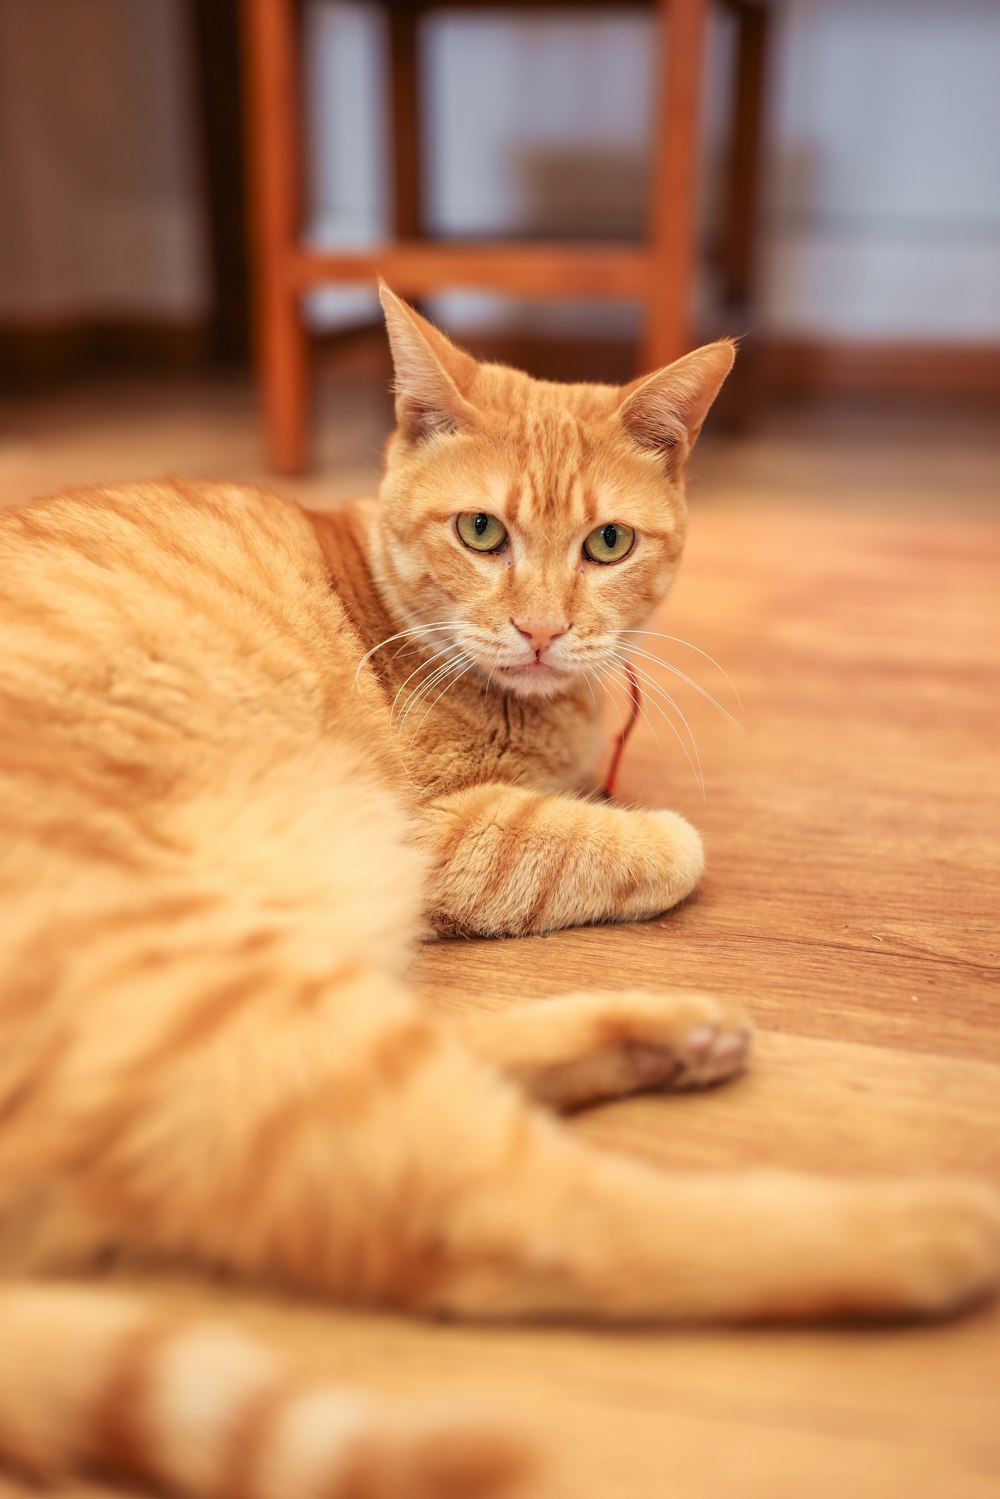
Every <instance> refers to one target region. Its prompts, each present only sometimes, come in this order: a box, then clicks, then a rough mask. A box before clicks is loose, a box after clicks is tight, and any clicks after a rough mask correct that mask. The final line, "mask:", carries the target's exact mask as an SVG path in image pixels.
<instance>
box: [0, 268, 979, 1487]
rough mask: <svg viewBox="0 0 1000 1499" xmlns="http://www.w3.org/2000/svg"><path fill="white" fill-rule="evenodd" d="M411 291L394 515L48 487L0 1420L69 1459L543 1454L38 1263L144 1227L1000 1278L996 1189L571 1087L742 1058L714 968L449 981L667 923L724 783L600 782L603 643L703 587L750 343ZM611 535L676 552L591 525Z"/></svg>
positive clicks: (632, 1290)
mask: <svg viewBox="0 0 1000 1499" xmlns="http://www.w3.org/2000/svg"><path fill="white" fill-rule="evenodd" d="M384 300H385V305H386V312H387V318H388V322H389V329H390V336H391V339H392V343H393V350H394V356H395V362H396V369H397V383H398V391H397V414H398V430H397V433H396V435H395V436H394V438H393V439H392V440H391V442H390V445H389V449H388V453H387V462H386V473H385V479H384V482H383V485H382V491H381V495H380V498H379V502H378V503H377V504H373V503H359V504H357V505H355V506H352V507H349V508H348V509H347V510H345V511H344V512H341V513H339V514H337V515H335V516H331V517H319V516H308V515H306V514H304V513H303V512H302V511H301V510H299V509H297V508H296V507H294V506H290V505H286V504H283V503H282V502H281V501H279V500H278V499H276V498H275V497H274V496H272V495H270V494H268V493H267V492H265V491H263V490H258V489H252V488H246V487H240V486H235V485H225V484H208V483H203V484H188V483H184V482H181V481H179V480H173V481H164V482H159V483H145V484H133V485H124V486H116V487H108V488H103V489H97V490H92V491H86V492H78V493H70V494H64V495H61V496H57V497H55V498H53V499H50V500H47V501H42V502H39V503H38V504H36V505H34V506H31V507H28V508H25V509H23V510H20V511H17V512H14V513H10V514H7V515H5V516H3V517H2V518H0V596H2V603H3V614H4V651H3V653H2V656H0V711H2V714H3V733H2V737H0V819H2V823H0V825H2V835H3V853H2V856H0V897H2V905H0V911H2V917H0V921H2V944H0V953H2V957H0V964H2V969H0V1272H2V1273H3V1275H4V1277H5V1286H6V1288H5V1289H3V1290H2V1291H0V1451H3V1452H5V1453H6V1454H7V1456H8V1457H9V1458H11V1459H14V1460H19V1461H20V1462H21V1463H22V1464H23V1465H25V1466H26V1467H27V1468H28V1469H29V1470H31V1471H33V1472H45V1471H49V1470H52V1469H55V1470H58V1469H59V1468H60V1467H65V1466H75V1465H81V1464H82V1465H91V1466H94V1465H97V1466H101V1465H104V1466H111V1467H114V1468H116V1469H118V1470H119V1471H121V1472H124V1473H125V1474H127V1475H128V1476H132V1477H135V1476H139V1477H142V1478H145V1479H147V1480H149V1481H151V1482H156V1483H160V1484H166V1485H168V1486H170V1487H172V1488H174V1489H175V1490H177V1491H179V1492H182V1493H185V1494H187V1495H190V1496H193V1499H221V1496H223V1495H225V1494H227V1493H234V1492H237V1491H239V1492H242V1493H245V1494H248V1495H255V1496H256V1495H259V1496H260V1499H269V1496H270V1495H272V1494H274V1495H277V1494H281V1493H285V1492H292V1491H294V1492H296V1493H299V1492H301V1493H303V1494H310V1493H319V1492H322V1493H323V1494H325V1495H330V1496H332V1495H336V1494H343V1495H345V1496H346V1495H348V1494H353V1493H358V1492H361V1491H362V1489H363V1491H364V1492H365V1493H366V1494H367V1493H370V1494H372V1495H383V1494H384V1495H386V1496H390V1495H391V1496H394V1499H395V1496H404V1495H413V1496H416V1495H418V1494H428V1495H430V1494H434V1495H447V1494H449V1493H454V1494H456V1495H458V1494H462V1495H473V1494H478V1493H484V1494H485V1493H487V1492H491V1491H494V1490H497V1489H500V1488H503V1487H507V1486H509V1485H510V1484H511V1483H513V1482H514V1481H515V1480H516V1478H517V1476H518V1475H519V1473H520V1472H521V1471H522V1469H523V1459H524V1454H523V1452H522V1451H521V1449H520V1448H519V1446H518V1443H517V1441H516V1438H515V1437H513V1436H511V1435H509V1434H507V1433H504V1432H503V1431H497V1430H495V1429H492V1428H490V1427H488V1426H482V1425H481V1424H477V1422H476V1420H475V1419H474V1418H469V1419H467V1420H466V1421H464V1422H463V1421H462V1420H460V1419H459V1417H458V1416H457V1414H456V1415H452V1414H450V1413H448V1412H447V1411H446V1412H444V1413H443V1414H442V1413H441V1412H437V1413H431V1414H427V1413H420V1412H415V1411H413V1410H411V1409H410V1408H408V1407H406V1406H403V1407H400V1408H396V1407H391V1406H388V1405H383V1404H379V1403H377V1402H374V1401H364V1400H362V1399H361V1398H360V1397H358V1396H356V1395H351V1394H349V1393H345V1392H342V1391H335V1390H329V1389H319V1388H315V1387H312V1386H309V1385H308V1384H303V1383H302V1382H300V1381H298V1380H297V1379H296V1378H295V1376H294V1371H288V1370H286V1369H284V1368H283V1367H281V1366H280V1365H279V1364H278V1362H277V1361H276V1360H275V1359H274V1358H272V1356H271V1355H270V1354H268V1353H266V1352H265V1351H264V1350H262V1349H258V1348H256V1347H255V1346H252V1345H249V1344H244V1343H242V1342H241V1341H239V1340H236V1339H234V1338H233V1337H232V1336H231V1335H229V1334H227V1333H225V1332H224V1331H223V1332H213V1331H211V1330H208V1329H204V1328H200V1327H193V1328H192V1327H183V1326H182V1327H179V1328H173V1327H169V1326H163V1325H161V1324H160V1323H159V1321H158V1319H157V1317H156V1314H155V1310H150V1309H149V1308H147V1307H145V1306H143V1305H141V1304H139V1303H133V1302H131V1301H128V1300H125V1299H120V1298H117V1297H113V1296H110V1295H105V1294H104V1293H101V1292H99V1291H97V1290H91V1291H88V1290H78V1289H72V1288H56V1287H48V1288H45V1287H43V1286H41V1285H40V1284H39V1283H38V1280H37V1278H38V1277H39V1276H43V1275H45V1276H67V1275H80V1274H82V1273H86V1272H87V1271H88V1269H90V1268H91V1267H93V1266H94V1265H95V1264H96V1263H98V1262H99V1261H103V1260H104V1259H106V1258H107V1256H108V1255H114V1256H115V1257H116V1258H117V1259H120V1260H123V1261H134V1262H139V1263H145V1264H156V1263H158V1262H159V1263H164V1262H168V1261H169V1262H175V1261H177V1260H182V1261H185V1262H188V1263H191V1264H194V1265H201V1266H204V1267H206V1268H207V1267H215V1268H222V1269H225V1270H226V1271H228V1272H231V1273H234V1274H237V1275H240V1276H242V1277H244V1278H246V1279H247V1280H250V1281H253V1280H259V1281H263V1280H264V1279H267V1280H268V1281H272V1282H273V1281H278V1282H282V1283H284V1284H286V1285H288V1286H290V1287H294V1288H296V1289H299V1290H303V1291H306V1292H310V1293H313V1294H316V1295H318V1296H325V1297H335V1298H338V1299H340V1300H343V1301H351V1302H355V1303H360V1304H367V1305H382V1306H397V1307H403V1308H408V1309H411V1310H413V1311H415V1312H422V1313H427V1312H443V1311H447V1312H452V1313H461V1314H463V1315H467V1316H471V1317H480V1318H482V1317H514V1316H516V1317H525V1316H526V1317H571V1318H588V1319H600V1318H604V1319H618V1320H622V1319H624V1320H637V1321H648V1320H672V1321H678V1320H682V1321H683V1320H703V1319H711V1318H725V1319H734V1318H761V1317H812V1316H826V1315H835V1314H838V1313H842V1312H859V1313H875V1314H877V1313H888V1312H892V1313H898V1312H910V1313H914V1312H942V1311H947V1310H950V1309H951V1308H953V1307H955V1306H958V1305H960V1304H962V1303H964V1302H965V1301H967V1300H968V1299H969V1298H970V1297H973V1296H975V1295H978V1294H980V1293H981V1292H982V1291H984V1290H985V1289H986V1288H987V1287H989V1286H991V1285H992V1284H993V1282H994V1279H995V1277H996V1272H997V1221H998V1215H997V1206H996V1201H995V1199H994V1198H993V1196H992V1195H991V1194H990V1193H989V1191H988V1190H987V1189H985V1188H983V1187H980V1186H977V1185H976V1184H963V1183H959V1182H946V1183H936V1182H917V1183H913V1182H910V1183H905V1184H887V1185H883V1186H878V1185H873V1184H871V1183H869V1184H866V1185H863V1186H862V1185H858V1184H851V1183H845V1184H839V1183H832V1182H821V1181H812V1180H805V1179H802V1180H799V1179H794V1178H786V1177H781V1176H775V1175H761V1176H746V1177H741V1178H739V1179H732V1180H729V1179H716V1178H712V1179H700V1178H696V1177H684V1178H680V1179H676V1180H672V1179H670V1178H668V1177H666V1176H664V1175H663V1174H661V1173H658V1172H655V1171H652V1170H650V1169H648V1168H645V1167H642V1166H640V1165H638V1164H636V1163H633V1162H629V1161H626V1160H620V1159H617V1158H615V1157H613V1156H609V1155H605V1154H602V1153H601V1152H599V1151H597V1150H595V1149H593V1148H592V1147H589V1146H587V1145H586V1144H584V1143H582V1142H581V1141H580V1140H578V1139H576V1138H574V1137H572V1136H571V1135H570V1134H569V1133H567V1132H564V1131H563V1130H562V1129H561V1127H560V1126H559V1125H558V1123H557V1122H556V1121H555V1120H553V1119H552V1117H551V1116H550V1114H548V1113H546V1112H544V1111H543V1110H542V1109H541V1108H540V1107H538V1105H539V1104H546V1105H549V1106H550V1107H555V1108H573V1107H579V1106H581V1105H584V1104H586V1103H589V1102H593V1101H595V1100H597V1099H600V1098H607V1097H613V1096H617V1095H619V1094H623V1093H627V1092H630V1091H635V1090H636V1089H640V1088H649V1087H663V1086H674V1087H676V1086H689V1085H692V1084H698V1083H703V1082H707V1081H713V1080H716V1079H719V1078H722V1077H725V1076H726V1075H728V1074H729V1073H731V1072H733V1071H735V1070H737V1069H738V1068H739V1067H740V1066H741V1065H742V1063H743V1061H744V1058H745V1054H746V1049H747V1042H748V1035H749V1031H748V1027H747V1024H746V1022H745V1020H744V1019H743V1018H742V1017H741V1016H740V1015H739V1014H738V1013H734V1012H730V1011H726V1010H725V1009H724V1008H722V1007H721V1006H719V1005H718V1004H717V1003H716V1002H715V1001H713V1000H712V999H710V998H708V997H706V996H701V995H683V994H675V995H649V994H617V995H600V994H590V995H575V996H567V997H565V998H564V999H562V1000H559V1001H554V1002H552V1003H549V1004H546V1005H537V1006H529V1007H526V1008H525V1009H523V1010H514V1011H512V1012H510V1013H509V1014H507V1015H501V1016H492V1017H489V1018H484V1019H481V1020H470V1021H467V1022H465V1023H464V1024H462V1025H458V1026H452V1027H447V1026H445V1025H443V1024H442V1023H440V1022H438V1021H436V1020H433V1019H432V1018H431V1017H429V1016H427V1015H425V1014H422V1013H421V1012H420V1011H419V1010H418V1008H417V1006H416V1004H415V1002H414V1000H413V999H412V997H411V996H410V995H409V994H408V992H407V990H406V987H405V985H404V983H403V974H404V972H405V968H406V964H407V962H408V957H409V954H410V952H411V950H412V944H413V942H414V940H415V939H416V938H417V937H418V936H419V934H420V932H421V930H422V929H423V928H424V926H425V924H426V923H427V922H429V923H430V924H431V925H433V926H435V927H437V928H438V929H440V930H458V931H475V932H484V933H492V934H497V933H523V932H536V931H545V930H551V929H553V928H555V927H559V926H565V925H569V924H573V923H577V922H584V921H610V920H623V919H634V918H637V917H643V916H647V915H652V914H654V913H657V912H660V911H662V910H664V909H666V908H667V907H669V906H671V905H673V904H674V903H675V902H676V901H678V900H680V899H682V898H683V897H684V896H685V895H687V894H688V893H689V892H690V891H691V889H692V888H693V887H694V885H695V883H696V882H697V880H698V877H699V874H700V871H701V867H702V856H701V846H700V842H699V840H698V836H697V834H696V833H695V831H694V830H693V829H692V828H691V827H689V826H688V825H687V824H686V823H685V822H684V821H683V820H682V819H681V818H679V817H677V816H676V815H674V814H673V813H670V812H666V811H649V812H641V811H629V810H625V809H622V808H619V807H614V806H607V805H601V804H597V803H595V802H594V801H592V800H587V799H586V797H585V796H581V793H582V792H586V791H587V790H588V788H589V787H590V786H591V778H592V772H593V764H594V760H595V756H596V753H597V750H598V747H599V724H598V716H597V710H596V704H595V702H594V700H593V698H592V696H591V693H590V690H589V687H588V674H590V675H592V676H594V677H595V678H596V677H597V676H598V675H599V674H600V673H601V672H602V671H604V670H606V669H607V668H608V667H609V666H610V665H611V664H613V662H614V660H615V659H616V656H617V654H618V652H619V650H620V649H621V642H622V639H623V635H622V632H623V631H626V630H629V629H633V628H636V627H638V626H639V625H640V624H641V623H642V622H643V621H644V619H645V618H646V616H647V615H648V614H649V612H650V611H651V609H652V608H653V607H655V605H656V604H657V603H658V602H659V601H660V600H661V598H662V597H663V595H664V593H665V591H666V589H667V587H668V586H669V583H670V579H671V577H672V575H673V571H674V568H675V566H676V563H677V560H678V558H679V555H680V552H681V548H682V545H683V537H684V524H685V512H684V491H683V475H684V463H685V461H686V458H687V455H688V452H689V450H690V446H691V444H692V443H693V442H694V440H695V438H696V437H697V434H698V431H699V430H700V427H701V424H702V421H703V420H704V417H705V414H706V411H707V409H708V407H709V405H710V404H711V401H712V398H713V397H714V395H715V393H716V391H717V389H718V387H719V385H720V384H721V382H722V379H723V378H724V376H725V374H726V372H727V370H728V368H729V365H730V363H731V360H732V348H731V346H730V345H728V344H716V345H710V346H708V348H707V349H703V350H700V351H697V352H696V353H695V354H692V355H689V356H688V357H687V358H686V359H685V360H682V361H679V362H678V364H677V365H674V366H671V368H670V369H668V370H666V371H661V372H659V373H658V374H656V375H654V376H652V377H650V378H649V379H648V380H646V381H640V382H636V383H635V384H634V385H633V386H631V387H629V388H627V389H626V390H625V391H624V392H622V391H619V390H614V389H612V388H610V387H594V386H566V387H563V386H556V385H548V384H544V383H540V382H536V381H532V380H529V379H528V377H527V376H525V375H521V374H518V373H517V372H516V371H513V370H503V369H499V368H497V367H494V366H482V365H478V364H476V363H475V362H474V361H473V360H471V359H470V358H469V357H468V356H467V355H464V354H462V353H461V352H460V351H458V350H457V349H455V348H454V347H453V346H452V345H451V344H449V343H448V341H447V340H446V339H444V337H443V335H441V334H440V333H438V332H437V331H436V330H434V329H432V328H431V327H430V326H429V325H428V324H426V323H425V322H423V320H422V319H420V318H419V317H417V315H416V314H415V313H413V312H412V311H411V310H410V309H408V308H406V307H405V305H404V304H402V303H400V302H399V301H398V300H397V299H395V298H394V297H393V296H392V295H391V293H388V292H385V294H384ZM463 511H471V512H484V513H487V514H490V515H493V516H495V517H497V518H498V520H499V521H500V522H501V523H502V525H503V526H504V527H505V528H506V530H507V532H508V536H509V540H508V543H507V547H506V550H505V551H503V552H496V553H491V554H482V553H478V552H474V551H472V550H470V549H469V547H468V546H467V545H466V544H465V543H463V541H462V539H461V537H460V536H459V534H458V532H457V530H456V524H455V517H456V514H458V513H461V512H463ZM611 524H616V525H617V526H618V527H619V528H621V527H626V528H632V529H633V530H634V531H635V533H636V536H637V540H636V543H635V545H634V547H633V550H632V551H631V552H630V553H629V554H628V556H626V557H625V558H624V559H623V560H621V561H616V562H614V563H611V564H608V565H607V566H605V565H603V564H600V563H595V562H592V561H589V560H587V558H586V556H585V555H584V553H583V551H582V544H583V541H584V539H585V538H586V536H587V535H588V533H589V532H591V531H593V530H594V528H595V527H597V528H600V527H604V526H606V525H611ZM404 632H407V633H404ZM539 642H541V643H539ZM438 667H440V668H441V674H440V675H438V676H435V675H434V672H435V670H436V668H438ZM428 684H431V685H428ZM445 689H447V690H445ZM57 1349H58V1356H57V1354H56V1351H55V1350H57ZM241 1433H242V1436H241ZM249 1433H252V1434H253V1440H252V1441H251V1440H250V1439H249V1435H248V1434H249Z"/></svg>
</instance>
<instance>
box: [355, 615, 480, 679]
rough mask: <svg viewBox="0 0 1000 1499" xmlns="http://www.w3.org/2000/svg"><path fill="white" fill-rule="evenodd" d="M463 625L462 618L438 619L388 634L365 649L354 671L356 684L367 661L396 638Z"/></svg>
mask: <svg viewBox="0 0 1000 1499" xmlns="http://www.w3.org/2000/svg"><path fill="white" fill-rule="evenodd" d="M461 627H462V622H461V620H457V619H445V620H436V621H435V622H434V623H433V624H429V625H411V626H410V628H409V629H408V630H397V631H396V634H395V635H387V636H386V638H385V639H384V640H380V641H379V643H378V645H373V646H372V648H371V650H368V651H365V653H364V655H363V656H362V657H361V659H360V661H359V662H358V665H357V669H356V670H355V673H354V685H355V686H357V684H358V678H359V677H360V675H361V671H362V668H363V667H364V665H365V662H366V661H370V660H371V658H372V656H374V655H375V653H376V652H377V651H380V650H382V648H383V646H387V645H391V644H392V642H393V641H394V640H403V639H405V638H406V636H408V635H436V634H439V633H440V632H441V631H442V630H454V629H461Z"/></svg>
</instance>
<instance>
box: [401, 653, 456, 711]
mask: <svg viewBox="0 0 1000 1499" xmlns="http://www.w3.org/2000/svg"><path fill="white" fill-rule="evenodd" d="M450 650H451V651H453V652H454V651H458V647H457V646H454V645H453V646H451V647H450ZM438 654H441V652H439V653H438ZM464 659H465V652H464V651H458V656H457V657H456V656H454V655H452V656H449V657H448V659H447V660H445V661H441V662H439V663H438V665H437V666H436V667H435V668H434V670H433V671H432V672H431V675H430V676H429V677H428V678H426V680H425V681H423V682H421V683H420V686H419V687H418V688H417V689H416V690H415V692H413V694H412V695H411V697H410V699H409V701H408V702H407V704H406V707H405V709H404V711H403V716H402V718H401V719H400V720H399V729H400V732H402V730H403V728H404V727H405V725H406V720H407V719H408V718H409V717H410V715H411V713H412V712H413V710H414V708H416V707H417V705H418V703H420V702H421V701H422V700H423V699H424V698H425V697H427V695H428V693H430V692H431V691H432V690H433V689H434V687H436V686H437V684H438V682H440V681H441V680H442V679H443V678H444V677H446V676H447V675H448V673H449V672H450V671H451V669H452V668H453V667H454V666H455V664H456V662H457V661H462V660H464Z"/></svg>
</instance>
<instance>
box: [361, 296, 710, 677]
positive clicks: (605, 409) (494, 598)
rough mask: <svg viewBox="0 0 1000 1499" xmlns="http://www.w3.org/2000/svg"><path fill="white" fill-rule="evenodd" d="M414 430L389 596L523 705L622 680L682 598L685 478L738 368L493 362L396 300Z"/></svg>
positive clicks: (405, 433) (404, 392)
mask: <svg viewBox="0 0 1000 1499" xmlns="http://www.w3.org/2000/svg"><path fill="white" fill-rule="evenodd" d="M382 305H383V307H384V309H385V316H386V322H387V325H388V330H389V341H390V344H391V346H392V355H393V361H394V364H395V371H396V382H395V388H396V421H397V429H396V432H395V434H394V436H393V437H392V438H391V439H390V441H389V445H388V449H387V458H386V471H385V475H384V478H383V481H382V487H381V506H380V521H379V527H380V537H379V541H380V544H379V548H378V552H379V571H380V574H381V576H380V584H381V586H382V588H383V590H384V592H385V594H386V595H387V597H388V598H389V599H390V600H391V601H392V603H393V604H394V606H395V609H396V611H397V613H398V614H399V615H400V616H401V617H402V618H403V620H404V621H405V623H406V624H407V625H408V626H414V625H424V626H427V627H428V629H427V633H426V635H425V636H424V639H425V641H426V643H427V644H429V645H432V647H433V648H434V649H436V650H440V651H441V652H442V659H443V660H447V659H448V656H447V655H446V654H445V651H446V648H448V647H452V648H453V650H454V652H455V654H456V659H457V653H458V652H462V653H464V655H465V658H467V659H468V661H469V662H470V663H472V664H473V668H474V669H475V670H476V671H478V672H479V673H480V674H481V675H482V676H483V677H489V678H491V680H492V682H493V683H494V685H495V686H497V687H498V688H499V689H501V690H502V691H505V692H511V693H516V694H518V695H520V696H522V697H527V696H532V697H547V696H555V695H558V694H559V693H562V692H565V691H566V690H567V689H568V688H570V687H571V686H574V685H576V684H577V683H578V682H579V681H580V680H581V678H582V677H583V676H584V675H585V674H588V673H589V674H593V673H595V672H601V671H604V670H606V669H607V668H608V667H609V666H611V665H612V664H613V662H614V660H615V657H616V655H618V654H620V653H621V650H622V635H621V632H622V631H625V630H635V629H637V628H638V627H639V626H641V625H642V624H643V623H644V622H645V621H646V620H647V619H648V617H649V615H650V614H651V613H652V611H653V610H654V609H655V608H656V606H657V604H659V603H660V601H661V600H662V598H663V597H664V595H665V594H666V592H667V589H668V588H669V586H670V582H671V580H672V578H673V574H674V570H675V568H676V565H677V561H678V559H679V557H680V554H681V549H682V547H683V544H684V531H685V520H686V507H685V502H684V466H685V463H686V461H687V458H688V455H689V453H690V452H691V448H692V447H693V445H694V442H695V439H696V438H697V436H698V433H699V431H700V429H701V424H702V422H703V421H704V419H705V415H706V413H707V411H708V408H709V407H710V406H711V404H712V402H713V400H714V399H715V397H716V395H717V394H718V391H719V388H720V386H721V385H722V382H723V381H724V380H725V378H726V376H727V374H728V373H729V371H730V369H731V367H732V363H733V357H734V353H735V348H734V345H733V344H732V343H730V342H728V341H723V342H720V343H713V344H708V345H706V347H705V348H702V349H697V350H696V351H695V352H694V353H693V354H688V355H687V356H686V357H685V358H683V359H679V360H677V361H676V363H674V364H672V365H669V366H668V367H667V368H666V369H662V370H659V371H658V372H657V373H656V374H653V375H650V376H648V377H647V378H645V379H642V380H636V381H633V382H632V384H631V385H626V386H624V387H621V388H619V387H616V386H610V385H559V384H555V383H552V382H549V381H544V380H533V379H531V378H530V376H528V375H524V374H521V373H520V372H519V371H517V370H512V369H506V368H504V367H502V366H500V365H495V364H480V363H478V362H477V361H476V360H475V359H473V358H471V356H470V355H468V354H465V353H463V352H462V350H460V349H458V348H456V347H455V345H454V344H452V343H451V342H450V341H449V340H448V339H447V338H445V336H444V334H442V333H440V332H439V331H438V330H437V329H436V328H434V327H432V326H431V324H430V323H428V322H426V321H425V319H423V318H422V317H420V316H419V315H418V314H417V313H416V312H414V311H413V309H412V308H411V307H408V306H407V305H406V303H405V302H403V301H401V300H400V299H399V298H398V297H397V296H395V295H394V293H392V292H391V291H389V289H388V288H387V287H383V289H382Z"/></svg>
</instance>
